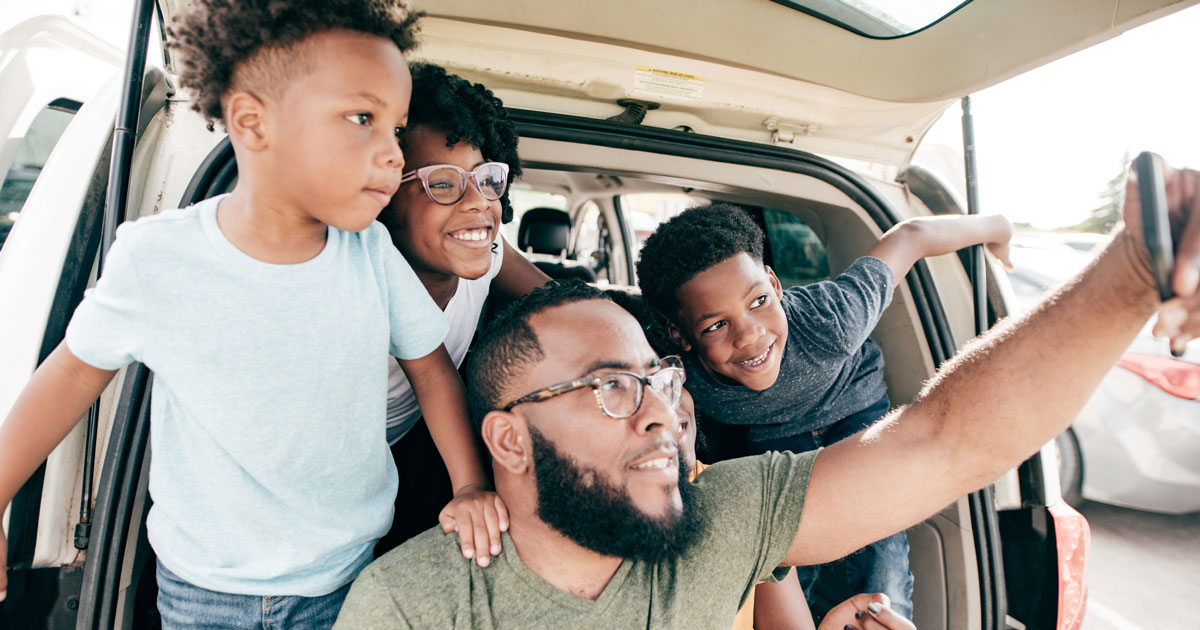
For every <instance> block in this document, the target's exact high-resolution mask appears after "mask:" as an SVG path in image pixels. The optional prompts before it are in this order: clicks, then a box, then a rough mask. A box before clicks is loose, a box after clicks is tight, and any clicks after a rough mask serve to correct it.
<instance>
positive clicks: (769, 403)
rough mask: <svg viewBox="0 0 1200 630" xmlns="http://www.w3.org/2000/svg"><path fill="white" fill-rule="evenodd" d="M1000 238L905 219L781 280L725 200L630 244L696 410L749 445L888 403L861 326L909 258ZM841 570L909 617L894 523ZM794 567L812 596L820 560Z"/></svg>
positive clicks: (858, 423) (757, 235)
mask: <svg viewBox="0 0 1200 630" xmlns="http://www.w3.org/2000/svg"><path fill="white" fill-rule="evenodd" d="M1011 237H1012V227H1011V225H1009V223H1008V221H1007V220H1006V219H1004V218H1003V217H1000V216H982V217H964V216H957V217H936V218H919V219H909V220H907V221H903V222H901V223H900V224H898V225H896V226H895V227H893V228H892V229H890V230H888V232H887V233H886V234H884V235H883V237H882V238H881V239H880V240H879V242H878V243H877V244H876V245H875V246H874V247H872V248H871V249H870V250H869V251H867V253H866V255H864V256H863V257H862V258H859V259H858V260H856V261H854V263H852V264H851V265H850V266H849V267H848V268H847V269H846V270H845V271H844V272H842V274H841V275H839V276H838V277H836V278H834V279H833V280H829V281H825V282H818V283H814V284H810V285H806V286H802V287H792V288H789V289H787V290H784V289H783V288H782V286H781V285H780V283H779V280H778V278H777V277H776V276H775V273H774V271H772V269H771V268H770V267H769V266H766V265H764V264H763V246H762V243H763V233H762V230H761V229H759V227H758V225H757V224H755V222H754V221H753V220H752V219H751V218H750V217H749V216H748V215H747V214H746V213H745V212H743V211H742V210H740V209H739V208H737V207H734V206H731V205H728V204H713V205H710V206H704V207H698V208H692V209H690V210H687V211H685V212H684V213H682V214H680V215H679V216H677V217H675V218H673V219H671V220H670V221H668V222H666V223H664V224H663V225H662V226H660V227H659V228H658V230H657V231H656V232H655V233H654V234H653V235H651V236H650V238H648V239H647V240H646V244H645V246H644V247H643V248H642V253H641V258H640V261H639V262H638V277H639V279H640V282H641V286H642V292H643V295H644V296H645V298H646V299H647V300H648V301H649V302H650V303H651V304H652V305H654V307H655V308H657V309H658V310H659V311H661V312H662V313H663V314H665V315H666V316H667V318H668V319H669V320H670V322H671V331H672V335H673V336H674V337H675V338H676V340H677V341H678V342H679V343H680V344H681V346H682V347H683V349H684V350H685V351H686V352H685V354H684V364H685V366H686V368H687V373H688V390H689V391H690V392H691V394H692V396H693V397H694V399H695V402H696V408H697V410H698V411H700V412H702V413H704V414H706V415H708V416H709V417H711V418H713V419H714V420H715V421H717V422H720V423H725V424H731V425H744V426H747V444H746V446H747V448H748V450H749V451H750V452H751V453H763V452H767V451H775V450H778V451H785V450H786V451H792V452H797V453H799V452H804V451H809V450H813V449H816V448H819V447H821V446H827V445H829V444H833V443H834V442H837V441H839V440H841V439H844V438H846V437H848V436H850V435H853V434H855V433H857V432H859V431H861V430H862V429H865V428H866V427H868V426H870V425H871V424H873V423H874V422H875V421H877V420H879V419H880V418H882V417H883V416H884V414H886V413H887V411H888V407H889V401H888V398H887V387H886V384H885V383H884V380H883V354H882V353H881V352H880V349H879V346H878V345H877V344H876V343H875V342H874V341H872V340H870V339H868V337H867V335H869V334H870V332H871V330H873V329H874V328H875V325H876V323H878V321H879V318H880V316H881V315H882V314H883V310H884V309H885V308H887V306H888V304H889V303H890V302H891V297H892V290H893V287H894V285H895V282H896V281H897V279H899V278H903V277H904V275H905V274H906V273H907V272H908V269H909V267H911V266H912V265H913V263H915V262H916V261H917V260H918V259H920V258H923V257H925V256H936V255H941V254H947V253H951V252H953V251H955V250H958V249H961V248H963V247H967V246H970V245H974V244H979V243H987V244H988V247H989V249H991V251H992V252H993V253H994V254H996V255H997V256H998V257H1000V259H1001V260H1002V261H1003V262H1005V264H1008V261H1007V254H1008V241H1009V239H1010V238H1011ZM789 339H790V340H795V341H796V342H797V343H791V344H789V343H787V342H788V341H789ZM846 570H847V580H848V581H849V583H850V587H851V589H852V591H854V592H882V593H886V594H887V595H888V596H889V597H891V599H892V602H893V607H894V608H895V609H896V610H897V611H899V612H902V613H903V614H905V616H908V617H910V618H911V616H912V599H911V598H912V574H911V573H910V572H909V570H908V541H907V538H906V537H905V534H904V533H903V532H901V533H899V534H896V535H893V536H891V537H888V538H885V539H883V540H881V541H878V542H876V543H874V544H872V545H870V546H868V547H867V548H865V549H864V550H862V551H860V552H858V553H856V554H854V555H853V556H851V557H850V558H849V559H848V560H847V561H846ZM797 574H798V576H799V578H800V582H801V584H802V585H803V586H804V590H805V594H806V595H808V596H810V597H811V593H812V587H813V585H814V584H815V583H816V580H817V577H818V575H819V568H818V567H797Z"/></svg>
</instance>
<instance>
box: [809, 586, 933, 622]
mask: <svg viewBox="0 0 1200 630" xmlns="http://www.w3.org/2000/svg"><path fill="white" fill-rule="evenodd" d="M916 628H917V627H916V626H914V625H913V622H911V621H909V620H907V619H905V618H904V617H903V616H902V615H901V614H900V613H898V612H896V611H894V610H892V602H891V600H889V599H888V596H887V595H884V594H883V593H860V594H858V595H855V596H854V597H851V598H850V599H847V600H846V601H844V602H842V603H840V604H838V605H837V606H834V607H833V608H832V609H831V610H830V611H829V614H827V615H825V618H824V619H822V620H821V625H820V626H819V627H818V628H817V630H916Z"/></svg>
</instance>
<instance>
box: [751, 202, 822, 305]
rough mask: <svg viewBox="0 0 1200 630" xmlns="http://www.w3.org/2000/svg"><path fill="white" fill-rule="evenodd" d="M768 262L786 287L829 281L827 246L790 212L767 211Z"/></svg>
mask: <svg viewBox="0 0 1200 630" xmlns="http://www.w3.org/2000/svg"><path fill="white" fill-rule="evenodd" d="M762 218H763V224H764V225H765V227H766V233H767V251H766V252H764V253H765V254H766V258H767V262H768V264H770V265H771V268H772V269H774V270H775V275H776V276H778V277H779V283H780V284H782V285H783V288H785V289H786V288H788V287H794V286H802V285H805V284H809V283H812V282H820V281H821V280H828V279H829V259H828V258H827V257H826V254H825V244H824V243H822V242H821V239H820V238H819V237H818V236H817V234H816V232H813V230H812V228H810V227H808V225H807V224H806V223H805V222H804V221H802V220H800V218H799V217H797V216H796V215H794V214H791V213H790V212H783V211H781V210H772V209H770V208H764V209H763V211H762Z"/></svg>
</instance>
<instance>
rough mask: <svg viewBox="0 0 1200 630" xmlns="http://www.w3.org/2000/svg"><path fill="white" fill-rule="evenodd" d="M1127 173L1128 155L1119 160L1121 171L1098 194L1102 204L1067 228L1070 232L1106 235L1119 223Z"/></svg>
mask: <svg viewBox="0 0 1200 630" xmlns="http://www.w3.org/2000/svg"><path fill="white" fill-rule="evenodd" d="M1128 173H1129V153H1128V152H1126V153H1125V156H1124V157H1123V158H1122V159H1121V170H1120V171H1118V172H1117V174H1116V175H1115V176H1114V177H1113V178H1112V179H1110V180H1108V184H1107V185H1106V186H1105V188H1104V192H1102V193H1100V199H1101V200H1102V201H1103V203H1102V204H1101V205H1100V206H1099V207H1097V208H1094V209H1093V210H1092V213H1091V216H1089V217H1088V218H1086V219H1084V220H1083V221H1080V222H1079V223H1077V224H1075V225H1072V226H1071V227H1069V228H1067V230H1068V231H1071V232H1095V233H1097V234H1108V233H1109V232H1112V229H1113V227H1114V226H1115V225H1116V224H1117V223H1119V222H1120V221H1121V206H1122V204H1123V203H1124V200H1125V178H1126V176H1127V174H1128Z"/></svg>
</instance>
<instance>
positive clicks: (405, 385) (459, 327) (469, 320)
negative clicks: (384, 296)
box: [387, 230, 504, 444]
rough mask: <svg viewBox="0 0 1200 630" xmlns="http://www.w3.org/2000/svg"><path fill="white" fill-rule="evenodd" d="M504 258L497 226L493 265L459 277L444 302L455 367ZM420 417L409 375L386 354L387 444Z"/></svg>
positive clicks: (460, 359)
mask: <svg viewBox="0 0 1200 630" xmlns="http://www.w3.org/2000/svg"><path fill="white" fill-rule="evenodd" d="M503 262H504V238H503V237H502V236H501V235H500V230H496V240H495V241H493V242H492V267H491V268H490V269H488V272H487V273H485V274H483V275H482V276H480V277H479V278H476V279H474V280H466V279H463V278H459V280H458V288H457V289H456V290H455V292H454V297H452V298H450V302H449V303H448V304H446V309H445V313H446V319H447V320H449V322H450V332H449V333H448V334H447V335H446V340H445V342H444V343H445V345H446V351H447V352H449V353H450V360H451V361H453V362H454V366H455V367H458V366H460V365H462V362H463V358H464V357H466V356H467V348H468V347H469V346H470V345H471V339H472V338H473V337H474V336H475V328H476V327H478V326H479V317H480V315H482V314H483V303H484V301H485V300H487V296H488V291H489V290H491V286H492V279H493V278H495V277H496V274H499V273H500V265H501V264H502V263H503ZM420 417H421V408H420V407H418V406H417V396H416V394H414V393H413V390H412V385H410V384H409V382H408V377H406V376H404V370H401V369H400V364H399V363H397V362H396V360H395V359H393V358H390V357H389V358H388V405H387V440H388V444H395V443H396V442H398V441H399V440H400V438H402V437H404V434H405V433H408V430H409V429H411V428H412V426H413V425H414V424H416V422H417V419H418V418H420Z"/></svg>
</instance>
